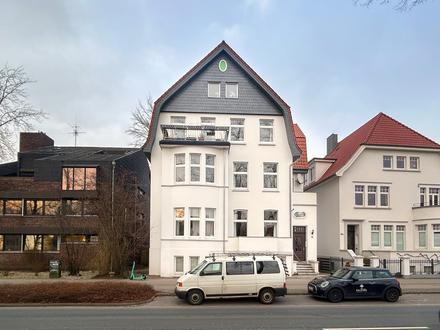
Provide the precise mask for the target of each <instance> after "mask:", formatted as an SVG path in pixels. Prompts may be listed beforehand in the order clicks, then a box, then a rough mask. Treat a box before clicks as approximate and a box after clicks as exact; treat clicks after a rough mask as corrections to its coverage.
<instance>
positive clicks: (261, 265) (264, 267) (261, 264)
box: [257, 261, 280, 274]
mask: <svg viewBox="0 0 440 330" xmlns="http://www.w3.org/2000/svg"><path fill="white" fill-rule="evenodd" d="M279 272H280V267H279V266H278V262H276V261H257V274H276V273H279Z"/></svg>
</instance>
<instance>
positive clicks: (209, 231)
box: [205, 208, 215, 237]
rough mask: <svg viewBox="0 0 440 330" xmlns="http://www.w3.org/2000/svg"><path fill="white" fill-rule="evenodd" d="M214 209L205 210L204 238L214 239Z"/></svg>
mask: <svg viewBox="0 0 440 330" xmlns="http://www.w3.org/2000/svg"><path fill="white" fill-rule="evenodd" d="M214 216H215V209H211V208H206V209H205V236H208V237H214V223H215V218H214Z"/></svg>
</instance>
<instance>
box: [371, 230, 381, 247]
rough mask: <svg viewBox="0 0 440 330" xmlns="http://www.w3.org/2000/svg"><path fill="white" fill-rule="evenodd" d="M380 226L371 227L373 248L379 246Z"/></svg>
mask: <svg viewBox="0 0 440 330" xmlns="http://www.w3.org/2000/svg"><path fill="white" fill-rule="evenodd" d="M379 234H380V225H371V246H379Z"/></svg>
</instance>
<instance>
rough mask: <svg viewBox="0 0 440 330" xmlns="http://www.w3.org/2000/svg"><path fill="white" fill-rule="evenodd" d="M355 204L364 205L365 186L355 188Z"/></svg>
mask: <svg viewBox="0 0 440 330" xmlns="http://www.w3.org/2000/svg"><path fill="white" fill-rule="evenodd" d="M354 191H355V193H354V204H355V205H356V206H363V205H364V186H355V187H354Z"/></svg>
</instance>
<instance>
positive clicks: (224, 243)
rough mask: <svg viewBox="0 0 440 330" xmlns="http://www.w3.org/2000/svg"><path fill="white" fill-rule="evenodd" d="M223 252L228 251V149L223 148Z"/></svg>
mask: <svg viewBox="0 0 440 330" xmlns="http://www.w3.org/2000/svg"><path fill="white" fill-rule="evenodd" d="M223 253H226V149H223Z"/></svg>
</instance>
